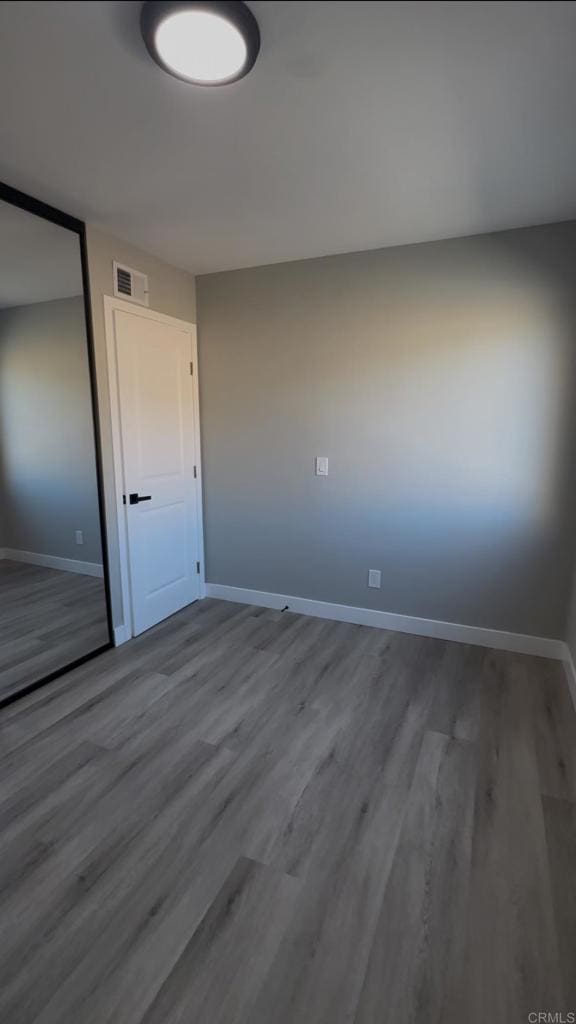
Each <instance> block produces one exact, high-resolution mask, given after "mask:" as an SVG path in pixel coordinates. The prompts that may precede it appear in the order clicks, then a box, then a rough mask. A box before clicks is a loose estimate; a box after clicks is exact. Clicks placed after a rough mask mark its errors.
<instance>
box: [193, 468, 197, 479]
mask: <svg viewBox="0 0 576 1024" xmlns="http://www.w3.org/2000/svg"><path fill="white" fill-rule="evenodd" d="M197 475H198V474H197V473H196V466H194V479H196V477H197Z"/></svg>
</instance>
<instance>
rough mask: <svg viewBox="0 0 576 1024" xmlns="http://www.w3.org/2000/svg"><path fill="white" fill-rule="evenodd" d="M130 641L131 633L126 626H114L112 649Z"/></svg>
mask: <svg viewBox="0 0 576 1024" xmlns="http://www.w3.org/2000/svg"><path fill="white" fill-rule="evenodd" d="M131 639H132V633H131V632H130V630H129V628H128V626H124V625H122V626H114V647H120V646H121V645H122V644H125V643H127V641H128V640H131Z"/></svg>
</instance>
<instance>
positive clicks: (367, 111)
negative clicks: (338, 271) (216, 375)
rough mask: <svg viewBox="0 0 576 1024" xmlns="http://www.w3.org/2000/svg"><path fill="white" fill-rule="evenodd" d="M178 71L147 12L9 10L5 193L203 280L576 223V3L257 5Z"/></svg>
mask: <svg viewBox="0 0 576 1024" xmlns="http://www.w3.org/2000/svg"><path fill="white" fill-rule="evenodd" d="M250 7H251V8H252V10H253V12H254V14H255V15H256V17H257V19H258V21H259V24H260V29H261V34H262V50H261V53H260V57H259V59H258V61H257V64H256V66H255V68H254V69H253V71H252V72H251V73H250V74H249V75H248V77H247V78H245V79H244V80H242V81H240V82H238V83H235V84H234V85H230V86H226V87H221V88H216V89H206V88H198V87H193V86H189V85H186V84H185V83H183V82H179V81H177V80H176V79H174V78H172V77H170V76H168V75H166V74H164V73H163V72H162V71H160V69H159V68H157V67H156V65H154V64H153V63H152V61H151V60H150V58H149V56H148V54H147V53H146V51H145V49H144V45H143V43H142V41H141V39H140V35H139V28H138V17H139V8H140V5H139V4H138V3H89V2H72V3H52V2H48V3H45V2H40V3H27V2H21V0H17V2H4V3H2V4H1V5H0V40H1V42H0V48H1V58H2V59H1V60H0V93H1V95H2V103H1V104H0V140H1V145H0V178H3V179H4V180H5V181H7V182H8V183H10V184H13V185H15V186H17V187H19V188H22V189H24V190H26V191H28V192H31V193H33V194H35V195H36V196H38V197H40V198H42V199H44V200H47V201H48V202H52V203H54V204H55V205H57V206H60V207H61V208H62V209H64V210H66V211H67V212H69V213H72V214H75V215H76V216H79V217H81V218H83V219H85V220H87V221H89V222H91V223H95V224H97V225H99V226H100V227H102V228H104V229H106V230H109V231H111V232H113V233H115V234H117V235H119V236H120V237H123V238H125V239H127V240H128V241H131V242H134V243H135V244H137V245H140V246H142V247H143V248H145V249H147V250H149V251H151V252H153V253H155V254H157V255H159V256H161V257H163V258H164V259H166V260H168V261H170V262H172V263H174V264H176V265H178V266H181V267H185V268H188V269H189V270H191V271H193V272H195V273H203V272H207V271H213V270H221V269H228V268H232V267H241V266H253V265H257V264H263V263H271V262H277V261H282V260H292V259H298V258H302V257H310V256H319V255H323V254H326V253H337V252H345V251H352V250H359V249H370V248H376V247H379V246H388V245H397V244H399V243H405V242H418V241H424V240H429V239H436V238H444V237H449V236H454V235H464V234H470V233H474V232H482V231H488V230H492V229H498V228H506V227H516V226H520V225H527V224H537V223H545V222H547V221H555V220H562V219H566V218H571V217H574V216H576V131H575V129H574V109H575V101H576V4H575V3H552V2H544V3H540V2H528V3H434V2H429V3H411V2H406V3H375V2H368V3H363V2H359V0H355V2H350V3H330V2H326V0H320V2H304V3H300V2H294V0H287V2H283V0H282V2H268V3H266V2H263V3H262V2H252V3H250Z"/></svg>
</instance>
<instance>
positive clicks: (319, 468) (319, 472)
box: [316, 455, 328, 476]
mask: <svg viewBox="0 0 576 1024" xmlns="http://www.w3.org/2000/svg"><path fill="white" fill-rule="evenodd" d="M316 476H328V459H327V458H326V456H325V455H317V456H316Z"/></svg>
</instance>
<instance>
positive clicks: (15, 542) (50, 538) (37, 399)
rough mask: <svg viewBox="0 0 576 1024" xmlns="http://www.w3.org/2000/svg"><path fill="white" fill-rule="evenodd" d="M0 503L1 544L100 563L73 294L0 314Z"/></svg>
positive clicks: (77, 301) (80, 313)
mask: <svg viewBox="0 0 576 1024" xmlns="http://www.w3.org/2000/svg"><path fill="white" fill-rule="evenodd" d="M0 501H1V502H2V509H3V515H2V520H3V522H2V535H1V536H0V543H1V544H2V546H3V547H11V548H17V549H19V550H23V551H33V552H36V553H39V554H45V555H56V556H58V557H60V558H74V559H80V560H81V561H85V562H95V563H101V562H102V552H101V545H100V526H99V520H98V492H97V485H96V469H95V459H94V442H93V431H92V412H91V404H90V381H89V374H88V356H87V349H86V329H85V320H84V307H83V299H82V298H81V297H76V298H72V299H60V300H56V301H53V302H38V303H35V304H33V305H30V306H16V307H13V308H11V309H5V310H2V311H0ZM76 530H82V531H83V534H84V544H83V545H82V546H79V545H77V544H76V540H75V531H76Z"/></svg>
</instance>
